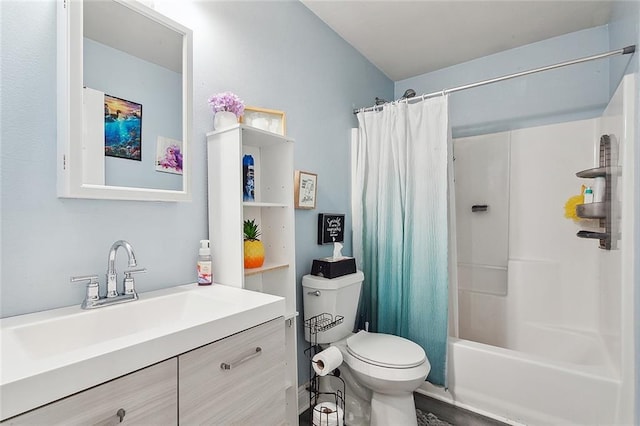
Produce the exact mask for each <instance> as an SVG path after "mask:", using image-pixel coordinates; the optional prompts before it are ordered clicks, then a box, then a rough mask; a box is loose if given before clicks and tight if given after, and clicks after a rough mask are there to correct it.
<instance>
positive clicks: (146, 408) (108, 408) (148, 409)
mask: <svg viewBox="0 0 640 426" xmlns="http://www.w3.org/2000/svg"><path fill="white" fill-rule="evenodd" d="M123 362H126V360H123ZM69 380H73V378H69ZM177 391H178V389H177V359H176V358H172V359H170V360H167V361H164V362H161V363H159V364H156V365H152V366H151V367H147V368H144V369H142V370H139V371H136V372H135V373H131V374H128V375H126V376H123V377H120V378H118V379H115V380H112V381H110V382H107V383H104V384H102V385H99V386H96V387H93V388H90V389H87V390H86V391H83V392H80V393H77V394H75V395H72V396H69V397H67V398H64V399H61V400H59V401H56V402H53V403H51V404H48V405H45V406H43V407H41V408H37V409H35V410H32V411H29V412H27V413H25V414H21V415H19V416H16V417H14V418H12V419H9V420H6V421H4V422H2V425H3V426H4V425H65V426H67V425H105V426H106V425H113V426H115V425H123V426H124V425H127V424H129V425H134V424H137V425H140V424H147V425H175V424H177V421H178V419H177V416H178V407H177V399H178V394H177ZM120 409H122V410H124V417H123V418H122V423H120V418H119V417H118V411H119V410H120Z"/></svg>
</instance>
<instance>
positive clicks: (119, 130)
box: [104, 94, 142, 161]
mask: <svg viewBox="0 0 640 426" xmlns="http://www.w3.org/2000/svg"><path fill="white" fill-rule="evenodd" d="M104 155H106V156H108V157H119V158H126V159H127V160H137V161H142V105H141V104H138V103H135V102H132V101H127V100H125V99H120V98H116V97H115V96H111V95H107V94H105V95H104Z"/></svg>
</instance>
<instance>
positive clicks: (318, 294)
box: [307, 290, 320, 296]
mask: <svg viewBox="0 0 640 426" xmlns="http://www.w3.org/2000/svg"><path fill="white" fill-rule="evenodd" d="M307 294H308V295H309V296H320V290H316V291H310V292H308V293H307Z"/></svg>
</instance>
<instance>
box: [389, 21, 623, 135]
mask: <svg viewBox="0 0 640 426" xmlns="http://www.w3.org/2000/svg"><path fill="white" fill-rule="evenodd" d="M608 50H609V37H608V30H607V27H606V26H601V27H596V28H592V29H588V30H583V31H578V32H574V33H570V34H566V35H564V36H560V37H555V38H551V39H548V40H544V41H541V42H538V43H533V44H529V45H526V46H523V47H519V48H515V49H510V50H506V51H504V52H500V53H496V54H494V55H490V56H485V57H482V58H478V59H474V60H472V61H469V62H465V63H462V64H458V65H454V66H451V67H448V68H444V69H441V70H438V71H434V72H431V73H427V74H422V75H419V76H416V77H411V78H408V79H405V80H401V81H398V82H396V86H395V98H399V97H400V96H402V94H403V93H404V91H405V90H406V89H409V88H411V89H414V90H415V91H416V92H417V93H418V94H423V93H431V92H437V91H440V90H443V89H447V88H452V87H457V86H462V85H465V84H469V83H474V82H477V81H482V80H486V79H490V78H494V77H500V76H503V75H507V74H512V73H516V72H520V71H526V70H530V69H534V68H538V67H542V66H546V65H550V64H555V63H560V62H564V61H568V60H571V59H575V58H581V57H585V56H590V55H594V54H597V53H602V52H606V51H608ZM618 60H620V59H618ZM626 61H628V59H626ZM608 82H609V62H608V60H601V61H593V62H588V63H584V64H580V65H576V66H571V67H566V68H562V69H556V70H552V71H547V72H544V73H539V74H533V75H530V76H527V77H520V78H516V79H513V80H507V81H503V82H499V83H495V84H491V85H487V86H482V87H478V88H474V89H469V90H465V91H461V92H455V93H452V94H451V95H450V96H451V97H450V120H451V125H452V131H453V135H454V137H463V136H471V135H478V134H484V133H493V132H500V131H505V130H512V129H517V128H523V127H531V126H536V125H542V124H551V123H556V122H563V121H570V120H579V119H586V118H592V117H596V116H598V115H600V113H601V112H602V111H603V110H604V108H605V107H606V105H607V103H608V101H609V98H610V95H609V83H608Z"/></svg>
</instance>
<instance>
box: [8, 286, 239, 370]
mask: <svg viewBox="0 0 640 426" xmlns="http://www.w3.org/2000/svg"><path fill="white" fill-rule="evenodd" d="M229 302H230V301H222V300H217V299H215V298H212V297H203V296H202V295H201V294H198V293H195V292H180V293H173V294H168V295H165V296H159V297H151V298H145V296H144V295H142V296H141V297H140V299H139V300H136V301H133V302H128V303H124V304H119V305H113V306H105V307H102V308H96V309H92V310H85V311H80V312H73V313H71V314H69V315H61V316H59V317H56V318H52V319H46V320H42V321H36V322H33V323H28V324H25V325H23V326H18V327H14V328H12V329H10V330H8V331H9V333H11V334H13V336H14V337H15V340H16V342H17V343H18V344H20V345H21V346H22V348H23V349H24V351H25V352H26V353H27V354H28V355H29V356H30V357H33V358H43V357H50V356H54V355H60V354H64V353H67V352H71V351H75V350H78V349H84V348H87V347H88V346H92V345H96V344H104V343H105V342H109V341H111V340H113V339H118V338H122V337H124V336H130V335H133V334H136V333H141V332H145V333H148V332H150V331H152V330H154V329H163V328H164V329H166V328H171V327H172V326H175V325H179V326H180V327H183V326H184V325H186V324H194V323H196V324H197V323H201V322H203V321H207V320H214V319H216V318H219V317H221V316H224V315H228V314H230V313H232V312H233V311H234V309H235V307H234V305H233V304H231V303H229ZM3 337H4V336H3Z"/></svg>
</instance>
